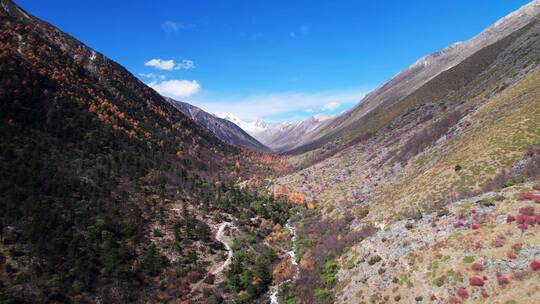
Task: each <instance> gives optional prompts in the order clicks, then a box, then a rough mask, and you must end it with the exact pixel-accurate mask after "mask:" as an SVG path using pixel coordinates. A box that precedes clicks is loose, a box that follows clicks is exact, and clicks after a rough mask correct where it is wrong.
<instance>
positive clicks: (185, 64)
mask: <svg viewBox="0 0 540 304" xmlns="http://www.w3.org/2000/svg"><path fill="white" fill-rule="evenodd" d="M194 68H195V64H194V63H193V61H192V60H187V59H184V60H182V62H180V63H179V64H177V65H175V66H174V69H175V70H182V69H184V70H189V69H194Z"/></svg>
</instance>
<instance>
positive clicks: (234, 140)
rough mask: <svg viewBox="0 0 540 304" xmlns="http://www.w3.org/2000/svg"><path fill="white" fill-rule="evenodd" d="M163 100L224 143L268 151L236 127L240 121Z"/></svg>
mask: <svg viewBox="0 0 540 304" xmlns="http://www.w3.org/2000/svg"><path fill="white" fill-rule="evenodd" d="M165 99H166V100H167V101H168V102H170V103H171V104H172V105H174V106H175V107H176V108H177V109H179V110H180V111H182V112H183V113H184V114H186V115H187V116H189V117H190V118H191V119H193V120H194V121H195V122H196V123H197V124H199V125H200V126H202V127H203V128H206V129H208V130H209V131H210V132H212V133H214V135H216V136H217V137H218V138H219V139H221V140H223V141H224V142H226V143H229V144H232V145H238V146H243V147H247V148H252V149H256V150H259V151H264V152H268V151H269V149H268V148H267V147H265V146H264V145H263V144H261V143H260V142H259V141H257V140H256V139H255V138H254V137H253V135H250V134H249V133H248V132H246V131H244V130H245V129H244V128H242V127H239V126H238V124H237V121H239V122H242V121H241V120H239V119H236V121H233V120H231V119H224V118H220V117H218V116H216V115H212V114H210V113H207V112H205V111H203V110H202V109H200V108H198V107H196V106H194V105H191V104H189V103H186V102H182V101H178V100H174V99H172V98H169V97H165Z"/></svg>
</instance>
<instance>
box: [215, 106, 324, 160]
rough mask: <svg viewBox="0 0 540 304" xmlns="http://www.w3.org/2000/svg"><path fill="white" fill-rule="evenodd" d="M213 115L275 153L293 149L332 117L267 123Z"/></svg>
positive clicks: (315, 116) (321, 115)
mask: <svg viewBox="0 0 540 304" xmlns="http://www.w3.org/2000/svg"><path fill="white" fill-rule="evenodd" d="M215 115H216V116H218V117H220V118H223V119H226V120H229V121H231V122H233V123H235V124H236V125H237V126H239V127H240V128H242V129H243V130H244V131H246V132H247V133H249V134H250V135H251V136H253V137H255V138H256V139H257V140H258V141H260V142H261V143H263V144H264V145H266V146H267V147H269V148H271V149H272V150H274V151H276V152H285V151H287V150H289V149H291V148H293V147H294V146H295V145H296V144H297V143H298V142H299V140H300V139H301V138H303V137H304V136H306V135H307V134H309V133H310V132H311V131H313V130H315V129H316V128H317V127H319V126H320V125H322V124H323V123H324V122H326V121H329V120H330V119H331V118H333V116H332V115H326V114H318V115H314V116H312V117H310V118H308V119H306V120H302V121H294V122H288V121H284V122H275V123H269V122H265V121H262V120H255V121H253V122H247V121H244V120H242V119H240V118H238V117H236V116H234V115H233V114H230V113H217V114H215Z"/></svg>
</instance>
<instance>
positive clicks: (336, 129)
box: [292, 0, 540, 155]
mask: <svg viewBox="0 0 540 304" xmlns="http://www.w3.org/2000/svg"><path fill="white" fill-rule="evenodd" d="M539 12H540V1H537V0H536V1H532V2H531V3H529V4H528V5H526V6H524V7H522V8H521V9H519V10H518V11H516V12H514V13H512V14H510V15H508V16H506V17H504V18H502V19H500V20H499V21H498V22H496V23H495V24H493V25H492V26H490V27H489V28H487V29H486V30H484V31H483V32H482V33H480V34H479V35H477V36H475V37H473V38H471V39H470V40H468V41H465V42H459V43H456V44H453V45H451V46H449V47H447V48H445V49H443V50H441V51H439V52H437V53H434V54H431V55H429V56H426V57H423V58H421V59H419V60H418V61H417V62H415V63H414V64H413V65H411V66H410V67H408V68H406V69H405V70H403V71H401V72H400V73H398V74H397V75H396V76H394V77H393V78H392V79H390V80H389V81H388V82H386V83H384V84H383V85H381V86H380V87H379V88H377V89H375V90H374V91H373V92H371V93H369V94H368V95H366V97H364V99H362V101H360V103H359V104H358V105H357V106H356V107H355V108H353V109H351V110H349V111H347V112H346V113H344V114H342V115H340V116H339V117H337V118H336V119H334V120H333V121H332V122H331V123H330V124H328V125H327V126H326V127H325V128H319V129H318V130H317V132H314V133H313V134H312V135H311V136H310V137H309V138H306V139H305V140H304V141H302V142H301V143H300V144H299V145H298V148H297V149H295V150H294V151H292V153H293V154H298V153H303V152H306V151H310V150H313V149H320V148H321V147H323V146H325V145H326V146H327V148H325V149H323V150H324V151H323V152H322V153H323V154H324V155H330V154H331V153H334V151H335V150H336V149H338V150H339V149H341V148H342V147H346V146H347V145H348V144H349V142H354V141H355V140H361V138H362V137H364V136H366V135H367V134H368V132H374V131H376V130H378V128H379V127H377V126H373V123H372V121H373V120H374V119H376V120H377V121H378V122H381V125H384V124H387V123H388V122H389V121H390V120H391V119H393V118H395V117H396V116H395V115H394V114H392V115H388V116H384V115H383V116H381V113H379V116H377V117H376V118H375V117H374V115H373V114H374V112H375V111H374V110H375V109H376V108H379V109H382V108H381V107H384V108H389V107H392V106H393V105H399V104H400V103H402V102H401V101H402V100H403V99H405V98H406V97H407V96H409V95H411V94H412V93H413V92H415V91H417V90H418V89H420V88H421V87H422V86H423V85H425V84H426V83H427V82H429V81H430V80H432V79H433V78H434V77H436V76H437V75H439V74H441V73H443V72H445V71H447V70H449V69H450V68H452V67H454V66H456V65H457V64H459V63H460V62H462V61H463V60H465V59H466V58H468V57H470V56H471V55H473V54H474V53H476V52H477V51H479V50H481V49H482V48H484V47H486V46H488V45H490V44H493V43H495V42H497V41H499V40H500V39H502V38H504V37H505V36H507V35H509V34H511V33H513V32H514V31H516V30H518V29H519V28H521V27H523V26H525V25H526V24H528V23H529V22H530V21H531V20H533V19H534V18H536V17H537V16H538V14H539ZM448 89H450V90H451V89H452V88H448ZM409 98H411V97H409ZM394 108H396V107H394ZM401 110H403V111H402V112H399V114H402V113H405V112H406V111H407V110H410V108H402V109H401ZM396 114H397V112H396ZM370 115H371V117H370ZM366 125H369V126H370V127H367V128H366V127H365V126H366ZM337 139H339V140H337ZM330 150H331V151H332V152H331V153H329V151H330Z"/></svg>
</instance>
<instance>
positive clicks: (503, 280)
mask: <svg viewBox="0 0 540 304" xmlns="http://www.w3.org/2000/svg"><path fill="white" fill-rule="evenodd" d="M497 283H499V285H506V284H508V283H510V280H509V279H508V278H507V277H503V276H497Z"/></svg>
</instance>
